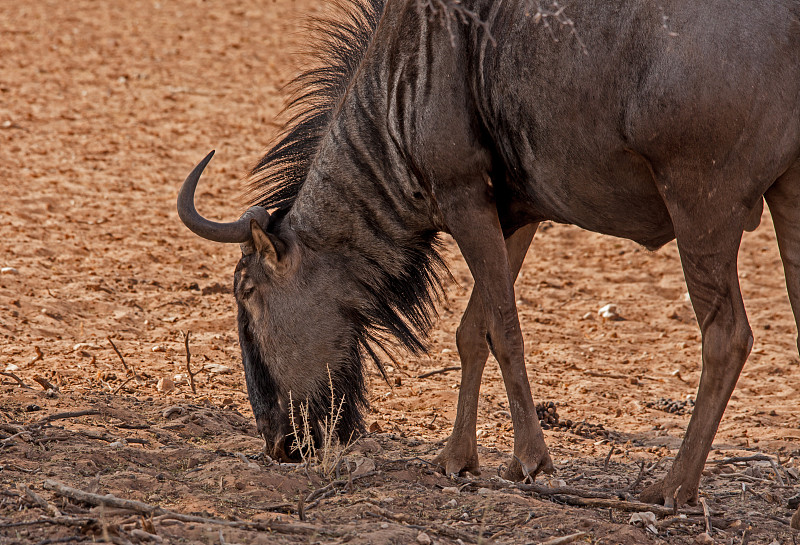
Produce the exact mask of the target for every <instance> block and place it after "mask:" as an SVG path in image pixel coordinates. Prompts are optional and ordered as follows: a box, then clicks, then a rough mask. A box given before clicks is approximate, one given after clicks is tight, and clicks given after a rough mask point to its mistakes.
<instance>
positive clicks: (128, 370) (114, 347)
mask: <svg viewBox="0 0 800 545" xmlns="http://www.w3.org/2000/svg"><path fill="white" fill-rule="evenodd" d="M106 340H107V341H108V342H110V343H111V348H113V349H114V352H116V353H117V356H118V357H119V361H121V362H122V367H124V368H125V372H126V373H128V374H130V372H131V370H130V369H129V368H128V364H127V363H125V358H123V357H122V354H121V353H120V351H119V349H118V348H117V345H116V344H114V341H112V340H111V337H110V336H109V337H106ZM134 375H136V373H135V372H134ZM114 393H116V392H114Z"/></svg>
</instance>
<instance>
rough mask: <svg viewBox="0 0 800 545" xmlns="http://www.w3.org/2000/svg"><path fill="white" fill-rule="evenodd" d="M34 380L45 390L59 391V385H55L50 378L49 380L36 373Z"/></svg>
mask: <svg viewBox="0 0 800 545" xmlns="http://www.w3.org/2000/svg"><path fill="white" fill-rule="evenodd" d="M33 380H34V381H35V382H36V383H37V384H38V385H39V386H41V387H42V388H43V389H44V390H45V391H47V390H53V391H55V392H57V391H58V387H57V386H55V385H54V384H53V383H51V382H50V381H49V380H47V379H46V378H44V377H43V376H41V375H34V377H33Z"/></svg>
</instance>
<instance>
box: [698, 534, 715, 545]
mask: <svg viewBox="0 0 800 545" xmlns="http://www.w3.org/2000/svg"><path fill="white" fill-rule="evenodd" d="M694 542H695V543H697V544H698V545H713V543H714V538H713V537H711V536H710V535H708V534H707V533H705V532H703V533H702V534H697V537H695V538H694Z"/></svg>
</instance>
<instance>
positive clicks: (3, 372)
mask: <svg viewBox="0 0 800 545" xmlns="http://www.w3.org/2000/svg"><path fill="white" fill-rule="evenodd" d="M0 375H3V376H6V377H8V378H13V379H14V380H16V381H17V383H18V384H19V385H20V386H22V387H23V388H28V389H30V386H28V385H27V384H25V382H23V380H22V379H21V378H19V377H18V376H17V375H15V374H14V373H12V372H11V371H0Z"/></svg>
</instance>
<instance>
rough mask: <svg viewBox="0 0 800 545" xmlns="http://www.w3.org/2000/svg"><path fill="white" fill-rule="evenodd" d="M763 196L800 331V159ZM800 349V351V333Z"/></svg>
mask: <svg viewBox="0 0 800 545" xmlns="http://www.w3.org/2000/svg"><path fill="white" fill-rule="evenodd" d="M764 196H765V197H766V199H767V204H769V210H770V212H771V213H772V222H773V223H774V225H775V236H776V237H777V238H778V247H779V248H780V251H781V260H782V261H783V272H784V274H785V275H786V289H787V291H788V292H789V301H791V304H792V312H794V319H795V323H796V324H797V329H798V332H800V162H798V163H795V164H794V166H793V167H792V168H791V169H789V170H788V171H787V172H786V173H785V174H784V175H783V176H781V177H780V178H779V179H778V181H777V182H775V184H773V186H772V187H771V188H770V189H769V191H767V193H766V194H765V195H764ZM797 350H798V353H800V336H798V339H797Z"/></svg>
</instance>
